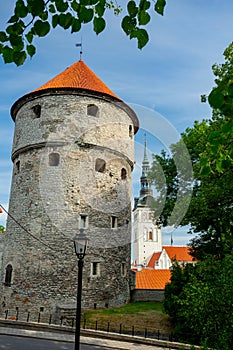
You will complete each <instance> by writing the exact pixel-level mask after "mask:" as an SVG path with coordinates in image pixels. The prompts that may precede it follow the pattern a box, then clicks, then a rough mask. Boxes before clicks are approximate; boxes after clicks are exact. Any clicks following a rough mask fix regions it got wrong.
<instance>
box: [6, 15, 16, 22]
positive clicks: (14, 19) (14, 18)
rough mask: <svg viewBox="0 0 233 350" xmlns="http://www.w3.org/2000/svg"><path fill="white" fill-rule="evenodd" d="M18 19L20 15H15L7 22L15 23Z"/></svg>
mask: <svg viewBox="0 0 233 350" xmlns="http://www.w3.org/2000/svg"><path fill="white" fill-rule="evenodd" d="M18 19H19V17H18V16H16V15H14V16H12V17H11V18H10V19H9V21H8V22H7V23H15V22H17V21H18Z"/></svg>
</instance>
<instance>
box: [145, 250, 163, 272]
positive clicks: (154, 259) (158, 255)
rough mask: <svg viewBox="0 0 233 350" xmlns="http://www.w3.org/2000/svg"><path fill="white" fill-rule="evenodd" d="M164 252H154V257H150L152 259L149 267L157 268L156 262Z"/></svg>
mask: <svg viewBox="0 0 233 350" xmlns="http://www.w3.org/2000/svg"><path fill="white" fill-rule="evenodd" d="M161 253H162V252H159V253H154V254H153V255H152V257H151V258H150V261H149V262H148V265H147V267H151V268H152V269H154V268H155V263H156V262H157V261H158V260H159V258H160V255H161Z"/></svg>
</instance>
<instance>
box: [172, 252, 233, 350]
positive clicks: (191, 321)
mask: <svg viewBox="0 0 233 350" xmlns="http://www.w3.org/2000/svg"><path fill="white" fill-rule="evenodd" d="M189 277H190V278H189V281H188V282H187V283H186V284H185V286H184V288H183V291H182V295H181V298H179V300H178V302H177V304H178V305H177V307H178V309H179V311H178V320H179V322H181V321H182V322H183V323H184V324H185V325H188V327H189V328H190V331H191V333H192V334H195V338H196V340H199V341H200V343H201V344H202V345H203V344H204V345H207V346H209V347H211V348H214V349H216V350H220V349H221V350H230V349H232V341H233V333H232V327H233V313H232V305H233V259H232V257H231V256H225V257H224V259H222V260H216V259H215V258H213V257H211V258H208V259H206V260H205V261H202V262H200V263H198V264H197V265H196V267H195V271H194V273H192V274H190V276H189Z"/></svg>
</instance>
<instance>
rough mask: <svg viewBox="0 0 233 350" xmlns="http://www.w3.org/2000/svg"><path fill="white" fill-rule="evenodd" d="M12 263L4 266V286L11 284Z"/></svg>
mask: <svg viewBox="0 0 233 350" xmlns="http://www.w3.org/2000/svg"><path fill="white" fill-rule="evenodd" d="M12 271H13V268H12V265H10V264H9V265H7V267H6V274H5V283H4V284H5V286H7V287H10V286H11V280H12Z"/></svg>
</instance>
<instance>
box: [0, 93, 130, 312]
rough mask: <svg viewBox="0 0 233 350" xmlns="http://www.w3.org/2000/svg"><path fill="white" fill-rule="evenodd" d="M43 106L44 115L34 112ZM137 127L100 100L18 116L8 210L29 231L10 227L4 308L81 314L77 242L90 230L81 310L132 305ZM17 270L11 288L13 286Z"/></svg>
mask: <svg viewBox="0 0 233 350" xmlns="http://www.w3.org/2000/svg"><path fill="white" fill-rule="evenodd" d="M91 104H95V105H96V106H98V115H97V116H89V115H87V106H88V105H91ZM37 105H40V106H41V115H40V116H39V117H38V115H35V114H34V112H33V111H34V110H33V107H34V106H37ZM130 126H131V127H132V120H131V118H130V116H129V115H128V114H127V113H126V112H125V111H124V110H123V109H122V108H120V106H117V105H115V104H114V103H112V102H111V101H106V100H104V99H100V98H95V97H83V96H79V95H74V94H70V95H69V94H59V93H58V94H54V95H53V94H47V93H46V94H45V95H44V96H41V97H37V98H36V99H32V100H28V101H27V102H26V103H25V104H23V105H22V106H21V107H20V108H19V110H18V112H17V115H16V125H15V136H14V145H13V155H12V158H13V162H14V170H13V171H14V175H13V180H12V187H11V196H10V206H9V212H10V213H11V214H12V215H13V216H14V218H15V219H16V220H17V221H18V222H19V223H20V224H21V225H22V226H23V228H24V229H23V228H22V227H20V226H19V225H18V224H16V223H15V222H14V221H13V220H12V219H10V218H9V219H8V222H7V232H8V234H7V237H6V242H5V249H4V256H3V268H2V273H1V282H2V283H1V289H2V290H1V296H2V299H4V304H5V308H9V309H12V308H14V307H18V308H19V309H23V310H24V311H31V312H35V313H37V312H38V311H39V310H40V309H44V310H46V312H48V313H56V310H57V309H58V308H66V307H67V308H71V309H72V305H73V308H75V304H76V291H77V257H76V256H75V253H74V247H73V237H74V236H75V234H76V233H77V232H79V229H80V227H81V226H82V225H84V229H85V232H86V235H87V237H88V239H89V246H88V251H87V255H86V257H85V262H84V271H83V307H84V308H93V307H97V308H98V307H99V308H102V307H111V306H117V305H121V304H123V303H126V302H128V301H129V299H130V287H129V273H130V239H131V172H132V169H133V149H134V146H133V137H132V135H131V134H130V133H129V129H130ZM51 155H53V156H54V155H55V156H54V157H53V158H51ZM97 159H101V160H103V161H104V162H105V167H104V170H103V171H98V169H96V160H97ZM50 161H51V163H50ZM54 162H55V163H54ZM56 162H57V163H56ZM122 169H124V174H125V173H126V176H122ZM113 222H114V224H113ZM9 264H10V265H12V267H13V271H12V281H11V285H10V286H5V285H4V269H5V267H6V266H7V265H9ZM93 266H94V267H93ZM93 269H96V271H93Z"/></svg>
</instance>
